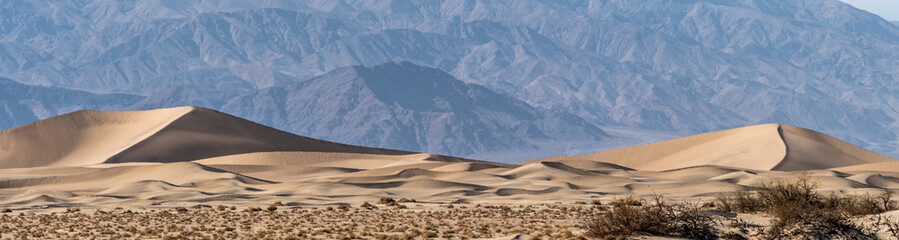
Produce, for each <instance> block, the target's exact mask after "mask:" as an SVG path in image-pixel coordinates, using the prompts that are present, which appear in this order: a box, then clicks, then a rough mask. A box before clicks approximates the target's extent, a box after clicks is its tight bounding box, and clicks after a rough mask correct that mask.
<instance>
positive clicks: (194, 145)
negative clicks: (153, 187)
mask: <svg viewBox="0 0 899 240" xmlns="http://www.w3.org/2000/svg"><path fill="white" fill-rule="evenodd" d="M267 151H316V152H342V153H366V154H387V155H395V154H409V153H408V152H403V151H395V150H387V149H376V148H365V147H356V146H350V145H344V144H338V143H333V142H327V141H322V140H316V139H312V138H307V137H302V136H297V135H294V134H290V133H287V132H283V131H280V130H277V129H273V128H270V127H266V126H263V125H260V124H256V123H254V122H251V121H247V120H244V119H241V118H238V117H234V116H231V115H227V114H224V113H220V112H217V111H214V110H209V109H203V108H196V107H179V108H169V109H159V110H150V111H132V112H109V111H78V112H74V113H70V114H66V115H61V116H58V117H54V118H50V119H46V120H43V121H38V122H35V123H31V124H28V125H25V126H22V127H18V128H13V129H9V130H4V131H0V168H25V167H45V166H84V165H92V164H100V163H124V162H184V161H192V160H197V159H203V158H210V157H218V156H225V155H232V154H241V153H251V152H267Z"/></svg>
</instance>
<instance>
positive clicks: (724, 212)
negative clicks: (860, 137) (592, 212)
mask: <svg viewBox="0 0 899 240" xmlns="http://www.w3.org/2000/svg"><path fill="white" fill-rule="evenodd" d="M816 188H817V184H816V183H815V182H814V181H812V180H811V178H810V177H808V176H807V175H803V176H800V177H799V178H796V179H793V180H792V181H785V180H781V181H771V182H766V183H763V184H759V185H757V186H754V187H752V188H750V189H742V190H738V191H735V192H731V193H722V194H719V195H718V196H717V197H716V198H715V200H714V201H711V202H706V203H705V204H701V205H700V204H696V203H689V202H681V203H679V202H676V201H675V202H673V201H666V200H664V199H663V198H662V197H661V196H653V197H651V198H648V199H636V198H633V197H624V198H620V199H617V200H615V201H612V202H611V203H610V204H609V208H607V209H606V210H604V211H601V212H600V214H598V215H597V216H594V218H592V219H591V220H588V222H587V223H586V224H585V226H584V227H585V229H586V230H587V231H586V233H585V235H586V236H590V237H596V238H607V239H609V238H617V237H627V236H636V235H653V236H670V237H682V238H688V239H718V238H721V239H877V238H878V235H877V234H878V232H883V233H884V234H882V235H886V236H889V237H893V238H895V239H899V221H897V220H895V219H892V218H890V217H885V216H879V215H876V214H880V213H884V212H888V211H893V210H897V205H896V203H895V201H894V200H893V199H892V193H889V192H884V193H881V194H864V195H836V194H822V193H820V192H818V191H817V190H816ZM714 210H720V211H718V212H716V211H714ZM733 213H744V214H749V215H750V216H756V217H760V218H764V219H766V220H768V222H769V224H767V226H761V225H752V224H746V223H745V222H743V221H741V219H739V218H736V216H737V215H736V214H733ZM721 226H726V228H724V229H722V227H721ZM727 228H729V229H727Z"/></svg>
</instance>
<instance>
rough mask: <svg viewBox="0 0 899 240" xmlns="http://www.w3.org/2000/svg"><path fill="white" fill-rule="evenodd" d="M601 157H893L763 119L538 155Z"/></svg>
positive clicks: (759, 164)
mask: <svg viewBox="0 0 899 240" xmlns="http://www.w3.org/2000/svg"><path fill="white" fill-rule="evenodd" d="M584 160H588V161H597V162H606V163H612V164H617V165H621V166H624V167H628V168H633V169H637V170H647V171H664V170H672V169H679V168H686V167H695V166H704V165H715V166H723V167H734V168H745V169H754V170H775V171H797V170H812V169H828V168H836V167H845V166H851V165H857V164H866V163H874V162H887V161H895V160H894V159H891V158H889V157H886V156H883V155H880V154H878V153H875V152H871V151H868V150H865V149H862V148H860V147H858V146H855V145H852V144H849V143H846V142H844V141H841V140H839V139H836V138H834V137H831V136H828V135H825V134H822V133H819V132H815V131H812V130H808V129H803V128H798V127H793V126H787V125H780V124H765V125H756V126H749V127H743V128H736V129H730V130H724V131H717V132H710V133H705V134H699V135H694V136H689V137H684V138H678V139H673V140H669V141H663V142H657V143H650V144H646V145H640V146H634V147H627V148H621V149H614V150H609V151H605V152H599V153H594V154H588V155H582V156H556V157H549V158H545V159H539V160H534V161H535V162H539V161H557V162H574V161H584Z"/></svg>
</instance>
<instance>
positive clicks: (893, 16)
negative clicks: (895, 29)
mask: <svg viewBox="0 0 899 240" xmlns="http://www.w3.org/2000/svg"><path fill="white" fill-rule="evenodd" d="M842 1H843V2H845V3H848V4H850V5H852V6H854V7H855V8H858V9H861V10H865V11H868V12H871V13H874V14H877V15H880V16H881V17H883V18H884V19H886V20H890V21H899V0H842Z"/></svg>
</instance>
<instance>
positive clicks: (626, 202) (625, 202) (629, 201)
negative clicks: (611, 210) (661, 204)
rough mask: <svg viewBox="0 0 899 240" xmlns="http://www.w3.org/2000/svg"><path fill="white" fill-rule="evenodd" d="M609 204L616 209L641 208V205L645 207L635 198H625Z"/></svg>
mask: <svg viewBox="0 0 899 240" xmlns="http://www.w3.org/2000/svg"><path fill="white" fill-rule="evenodd" d="M609 204H611V205H612V206H614V207H620V206H640V205H643V202H641V201H640V200H639V199H636V198H634V197H633V196H627V197H624V198H619V199H615V200H612V202H610V203H609Z"/></svg>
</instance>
